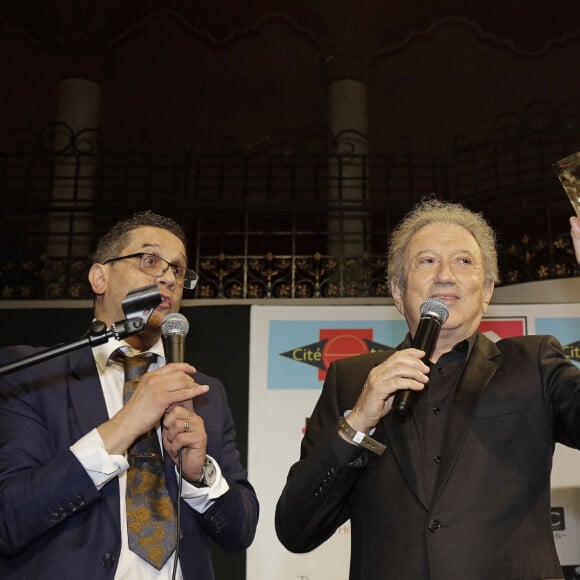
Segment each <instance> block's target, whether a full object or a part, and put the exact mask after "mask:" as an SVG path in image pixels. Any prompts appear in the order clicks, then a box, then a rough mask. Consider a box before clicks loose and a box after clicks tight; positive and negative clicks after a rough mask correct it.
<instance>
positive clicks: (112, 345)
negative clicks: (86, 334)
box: [93, 337, 165, 373]
mask: <svg viewBox="0 0 580 580" xmlns="http://www.w3.org/2000/svg"><path fill="white" fill-rule="evenodd" d="M119 348H120V349H122V350H123V352H125V353H126V354H127V355H129V356H133V355H135V354H139V351H138V350H135V349H134V348H133V347H132V346H131V345H130V344H129V343H128V342H126V341H125V340H109V341H108V342H105V343H104V344H99V345H97V346H94V347H93V356H94V357H95V362H96V363H97V368H98V369H99V372H101V373H103V372H105V369H106V368H107V365H108V364H109V359H110V357H111V355H112V354H113V353H114V352H115V351H116V350H117V349H119ZM147 352H152V353H155V354H156V355H157V356H158V357H159V359H158V360H159V362H160V364H165V350H164V349H163V340H162V339H161V337H159V339H158V340H157V342H156V343H155V344H154V345H153V346H152V347H151V348H150V349H148V350H147Z"/></svg>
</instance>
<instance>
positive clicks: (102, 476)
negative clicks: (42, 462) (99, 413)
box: [70, 429, 129, 491]
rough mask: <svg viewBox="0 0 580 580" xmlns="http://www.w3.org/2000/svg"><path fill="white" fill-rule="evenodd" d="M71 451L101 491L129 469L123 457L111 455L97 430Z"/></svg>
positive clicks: (89, 433) (72, 446)
mask: <svg viewBox="0 0 580 580" xmlns="http://www.w3.org/2000/svg"><path fill="white" fill-rule="evenodd" d="M70 450H71V451H72V453H73V454H74V456H75V457H76V458H77V459H78V460H79V462H80V463H81V465H82V466H83V467H84V468H85V469H86V471H87V473H88V474H89V477H90V478H91V479H92V480H93V483H94V484H95V487H96V488H97V489H98V490H99V491H100V490H101V489H102V488H103V487H104V486H105V484H107V483H108V482H109V481H111V479H113V478H115V477H117V476H118V475H120V474H121V473H123V472H124V471H127V469H129V463H128V462H127V460H126V459H125V457H124V456H123V455H110V454H109V453H108V452H107V450H106V449H105V444H104V442H103V439H102V438H101V436H100V435H99V432H98V431H97V429H93V430H92V431H89V432H88V433H87V434H86V435H85V436H84V437H81V438H80V439H79V440H78V441H77V442H76V443H75V444H74V445H71V447H70Z"/></svg>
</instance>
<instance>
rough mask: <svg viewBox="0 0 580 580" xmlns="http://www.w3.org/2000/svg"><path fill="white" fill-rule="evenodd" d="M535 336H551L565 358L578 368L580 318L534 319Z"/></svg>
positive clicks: (579, 358)
mask: <svg viewBox="0 0 580 580" xmlns="http://www.w3.org/2000/svg"><path fill="white" fill-rule="evenodd" d="M536 334H551V335H552V336H555V337H556V338H557V339H558V340H559V341H560V344H561V345H562V347H563V348H564V352H565V353H566V356H567V357H568V358H569V359H570V360H571V361H572V362H573V363H574V364H576V366H578V367H580V318H536Z"/></svg>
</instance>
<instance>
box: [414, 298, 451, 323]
mask: <svg viewBox="0 0 580 580" xmlns="http://www.w3.org/2000/svg"><path fill="white" fill-rule="evenodd" d="M427 315H431V316H434V317H435V318H438V319H439V320H440V321H441V324H443V323H444V322H445V321H446V320H447V317H448V316H449V310H448V309H447V306H445V304H443V302H439V300H426V301H425V302H423V304H421V316H427Z"/></svg>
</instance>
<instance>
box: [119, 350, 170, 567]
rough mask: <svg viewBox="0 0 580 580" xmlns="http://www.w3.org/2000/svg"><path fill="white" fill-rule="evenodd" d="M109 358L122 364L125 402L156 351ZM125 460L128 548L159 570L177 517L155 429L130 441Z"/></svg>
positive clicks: (151, 361) (165, 555) (168, 553)
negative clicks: (126, 463)
mask: <svg viewBox="0 0 580 580" xmlns="http://www.w3.org/2000/svg"><path fill="white" fill-rule="evenodd" d="M113 358H114V359H115V360H117V361H119V362H122V363H123V365H124V367H125V386H124V388H123V399H124V401H125V403H126V402H127V401H128V400H129V398H130V397H131V395H132V394H133V391H134V390H135V388H136V386H137V384H138V383H139V378H140V377H142V376H143V375H144V374H145V373H146V372H147V369H148V368H149V365H150V364H152V363H153V361H154V360H155V358H156V355H155V354H153V353H144V354H141V355H137V356H133V357H128V356H126V355H125V354H124V353H122V352H120V351H118V352H116V353H114V354H113ZM127 460H128V462H129V470H128V471H127V493H126V504H127V533H128V537H129V548H130V549H131V550H132V551H133V552H135V553H136V554H138V555H139V556H141V558H143V559H144V560H147V562H149V563H150V564H152V565H153V566H155V568H157V569H158V570H159V569H161V567H162V566H163V564H165V562H166V561H167V559H168V558H169V556H170V555H171V554H172V553H173V551H174V550H175V545H176V543H177V529H176V521H177V518H176V515H175V508H174V506H173V503H172V501H171V498H170V497H169V493H168V492H167V488H166V486H165V473H164V468H163V456H162V455H161V448H160V446H159V439H158V437H157V430H156V429H151V430H150V431H149V432H148V433H145V434H144V435H142V436H141V437H139V438H138V439H137V440H136V441H135V442H134V443H133V445H132V446H131V447H130V448H129V450H128V451H127Z"/></svg>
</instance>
